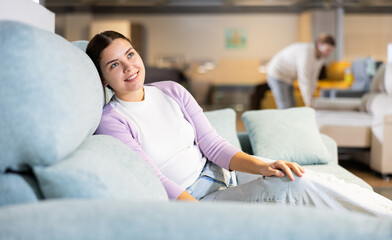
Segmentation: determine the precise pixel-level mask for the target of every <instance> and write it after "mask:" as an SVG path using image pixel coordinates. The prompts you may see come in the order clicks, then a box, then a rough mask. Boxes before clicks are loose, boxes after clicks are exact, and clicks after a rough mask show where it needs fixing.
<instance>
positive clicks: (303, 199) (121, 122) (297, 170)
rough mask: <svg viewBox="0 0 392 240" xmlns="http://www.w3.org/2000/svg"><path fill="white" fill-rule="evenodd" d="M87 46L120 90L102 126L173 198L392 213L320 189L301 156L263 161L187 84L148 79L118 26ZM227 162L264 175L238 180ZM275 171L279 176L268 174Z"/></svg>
mask: <svg viewBox="0 0 392 240" xmlns="http://www.w3.org/2000/svg"><path fill="white" fill-rule="evenodd" d="M86 53H87V54H88V55H89V56H90V58H91V59H92V61H93V62H94V64H95V66H96V68H97V70H98V72H99V74H100V77H101V80H102V84H103V85H104V86H106V87H108V88H110V89H112V90H113V91H114V93H115V94H114V96H113V98H112V99H111V100H110V102H109V103H108V104H107V105H106V106H105V107H104V109H103V114H102V119H101V122H100V124H99V127H98V129H97V131H96V134H107V135H111V136H113V137H115V138H117V139H119V140H121V141H122V142H124V143H125V144H126V145H128V146H129V147H130V148H131V149H133V150H134V151H135V152H137V153H138V154H139V155H140V156H141V157H142V158H143V159H144V160H145V161H146V162H147V163H148V164H149V165H150V166H151V167H152V169H153V170H154V171H155V173H156V174H157V175H158V177H159V178H160V180H161V182H162V183H163V185H164V187H165V189H166V191H167V193H168V196H169V198H170V199H177V200H191V201H197V200H206V199H207V200H235V201H246V202H276V203H283V204H290V205H312V206H316V207H317V206H319V207H326V206H327V207H331V208H335V209H342V208H343V209H348V210H350V209H357V210H359V211H363V212H368V213H373V214H377V215H383V214H385V213H386V212H387V211H388V209H389V214H390V215H392V204H391V202H390V201H389V200H387V199H385V198H383V197H382V196H379V195H377V194H373V195H374V196H373V198H374V199H371V200H372V201H375V202H376V204H373V205H374V206H373V205H372V206H371V207H369V206H368V204H367V205H366V204H363V203H362V202H361V201H356V199H355V198H356V197H357V196H358V195H354V196H353V198H354V199H351V197H349V198H342V196H340V195H342V194H343V195H344V194H346V193H345V192H344V191H343V192H339V193H335V192H333V191H331V190H330V189H327V187H324V188H325V189H326V190H325V191H324V192H323V190H324V189H320V188H319V189H318V190H317V191H314V188H315V185H314V184H318V183H315V181H313V180H312V177H307V175H308V173H306V174H305V170H304V169H303V168H302V167H301V166H299V165H298V164H297V163H293V162H286V161H284V160H279V161H272V162H270V161H268V162H266V161H262V160H261V159H259V158H256V157H253V156H250V155H248V154H246V153H244V152H242V151H240V150H238V149H236V148H235V147H233V146H232V145H230V144H229V143H228V142H227V141H226V140H225V139H223V138H222V137H220V136H219V135H218V134H217V133H216V131H215V130H214V129H213V128H212V127H211V125H210V123H209V122H208V120H207V118H206V117H205V115H204V113H203V111H202V109H201V107H200V106H199V105H198V104H197V103H196V101H195V100H194V98H193V97H192V96H191V94H190V93H189V92H188V91H187V90H185V88H183V87H182V86H181V85H179V84H177V83H174V82H170V81H166V82H157V83H153V84H150V85H144V79H145V74H146V73H145V68H144V64H143V61H142V59H141V58H140V56H139V55H138V53H137V52H136V51H135V49H134V48H133V46H132V44H131V42H130V40H128V39H127V38H126V37H124V36H123V35H121V34H119V33H117V32H113V31H106V32H103V33H100V34H97V35H96V36H95V37H94V38H93V39H92V40H91V41H90V43H89V45H88V46H87V50H86ZM225 169H226V170H225ZM227 170H229V171H230V170H235V171H241V172H246V173H252V174H259V175H262V176H264V177H260V178H259V179H257V180H254V181H252V182H249V183H246V184H243V185H239V186H232V179H231V174H230V173H229V172H228V171H227ZM311 175H314V173H311ZM270 176H276V177H272V178H265V177H270ZM285 176H286V177H285ZM315 178H319V176H315ZM309 184H310V185H311V186H310V185H309ZM312 184H313V185H312ZM352 185H353V184H352ZM328 187H329V186H328ZM357 187H358V188H360V187H359V186H357ZM317 188H318V186H317ZM360 190H361V191H362V190H364V189H363V188H360ZM318 191H321V194H320V193H318ZM329 191H331V192H329ZM364 191H365V190H364ZM352 192H354V191H352ZM358 192H360V191H359V190H358ZM369 193H372V192H371V191H369ZM339 194H340V195H339ZM366 194H367V193H366ZM327 195H328V196H327ZM325 196H327V198H325ZM326 199H328V200H326ZM342 199H343V200H342ZM347 199H348V200H347ZM367 200H369V198H367ZM385 209H387V210H385ZM386 214H388V213H386Z"/></svg>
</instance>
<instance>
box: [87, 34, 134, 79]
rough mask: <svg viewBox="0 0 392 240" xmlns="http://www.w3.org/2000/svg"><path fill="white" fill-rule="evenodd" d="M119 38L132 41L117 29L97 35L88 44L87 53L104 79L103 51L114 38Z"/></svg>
mask: <svg viewBox="0 0 392 240" xmlns="http://www.w3.org/2000/svg"><path fill="white" fill-rule="evenodd" d="M118 38H121V39H124V40H127V41H128V42H129V43H131V41H130V40H129V39H128V38H127V37H125V36H124V35H122V34H121V33H118V32H115V31H105V32H101V33H98V34H97V35H95V36H94V37H93V38H92V39H91V40H90V42H89V43H88V45H87V48H86V53H87V55H88V56H89V57H90V58H91V60H92V61H93V63H94V65H95V67H96V68H97V70H98V73H99V76H100V77H101V79H102V71H101V67H100V61H101V53H102V51H103V50H104V49H105V48H107V47H108V46H109V45H110V44H111V43H112V42H113V40H115V39H118Z"/></svg>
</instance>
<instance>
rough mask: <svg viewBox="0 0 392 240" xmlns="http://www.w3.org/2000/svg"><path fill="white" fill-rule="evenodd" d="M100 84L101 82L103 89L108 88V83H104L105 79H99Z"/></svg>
mask: <svg viewBox="0 0 392 240" xmlns="http://www.w3.org/2000/svg"><path fill="white" fill-rule="evenodd" d="M101 82H102V85H103V86H104V87H107V86H108V83H107V82H106V81H105V79H103V78H101Z"/></svg>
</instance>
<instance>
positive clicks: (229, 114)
mask: <svg viewBox="0 0 392 240" xmlns="http://www.w3.org/2000/svg"><path fill="white" fill-rule="evenodd" d="M205 115H206V116H207V119H208V121H210V123H211V125H212V126H213V127H214V128H215V130H216V131H217V133H218V134H219V135H221V136H222V137H224V138H225V139H226V140H227V141H229V142H230V143H231V144H232V145H233V146H235V147H237V148H238V149H241V145H240V141H239V140H238V136H237V130H236V112H235V111H234V110H233V109H231V108H226V109H221V110H215V111H207V112H205Z"/></svg>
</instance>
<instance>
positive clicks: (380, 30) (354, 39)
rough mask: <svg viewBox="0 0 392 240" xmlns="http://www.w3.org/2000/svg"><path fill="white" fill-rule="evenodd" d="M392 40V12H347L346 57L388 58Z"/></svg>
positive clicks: (345, 24)
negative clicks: (389, 45) (388, 49)
mask: <svg viewBox="0 0 392 240" xmlns="http://www.w3.org/2000/svg"><path fill="white" fill-rule="evenodd" d="M390 42H392V14H346V15H345V17H344V58H345V59H346V60H352V59H354V58H358V57H366V56H370V57H373V58H375V59H376V60H382V61H386V60H387V45H388V43H390Z"/></svg>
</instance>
